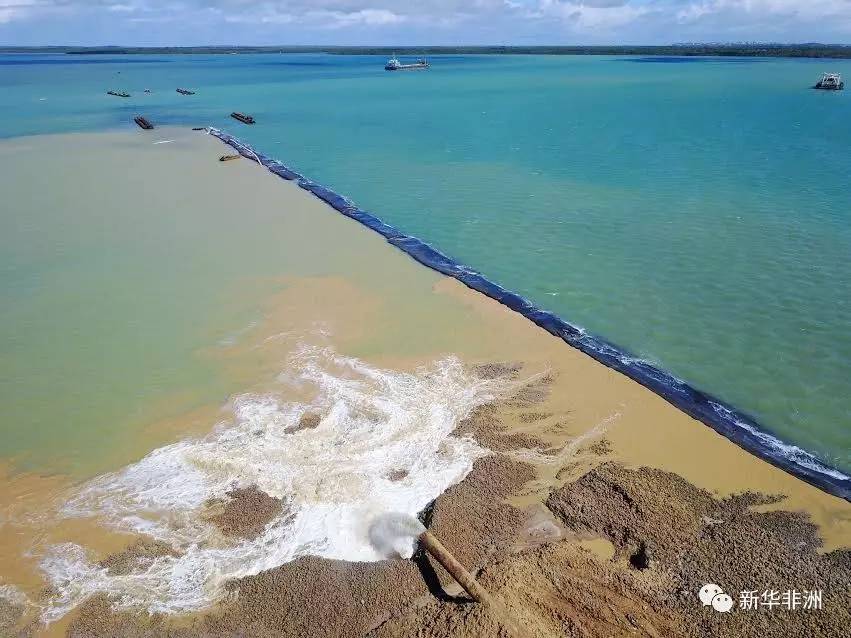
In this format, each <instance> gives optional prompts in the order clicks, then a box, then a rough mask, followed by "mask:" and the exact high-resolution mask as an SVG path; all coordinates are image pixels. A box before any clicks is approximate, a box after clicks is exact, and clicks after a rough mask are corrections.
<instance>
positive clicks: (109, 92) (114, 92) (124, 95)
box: [106, 91, 130, 97]
mask: <svg viewBox="0 0 851 638" xmlns="http://www.w3.org/2000/svg"><path fill="white" fill-rule="evenodd" d="M106 94H107V95H114V96H115V97H130V94H129V93H125V92H124V91H107V92H106Z"/></svg>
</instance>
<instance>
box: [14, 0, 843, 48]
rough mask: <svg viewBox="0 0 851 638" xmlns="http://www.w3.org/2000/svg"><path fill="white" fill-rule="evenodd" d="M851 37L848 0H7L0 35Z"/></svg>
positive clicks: (163, 38)
mask: <svg viewBox="0 0 851 638" xmlns="http://www.w3.org/2000/svg"><path fill="white" fill-rule="evenodd" d="M698 41H699V42H744V41H761V42H769V41H770V42H831V43H851V0H466V1H464V0H432V1H429V0H174V1H171V0H0V44H5V45H16V44H18V45H37V44H72V45H97V44H124V45H152V46H153V45H193V44H199V45H200V44H346V45H358V44H363V45H381V44H384V45H402V44H412V45H422V44H612V43H626V44H666V43H672V42H698Z"/></svg>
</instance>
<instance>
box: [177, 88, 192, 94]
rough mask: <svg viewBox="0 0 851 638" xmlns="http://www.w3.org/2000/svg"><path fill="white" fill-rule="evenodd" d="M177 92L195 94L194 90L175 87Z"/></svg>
mask: <svg viewBox="0 0 851 638" xmlns="http://www.w3.org/2000/svg"><path fill="white" fill-rule="evenodd" d="M177 92H178V93H180V94H181V95H195V91H190V90H189V89H177Z"/></svg>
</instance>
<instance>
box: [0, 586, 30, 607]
mask: <svg viewBox="0 0 851 638" xmlns="http://www.w3.org/2000/svg"><path fill="white" fill-rule="evenodd" d="M0 598H2V599H3V600H5V601H6V602H8V603H9V604H11V605H15V606H16V607H27V606H29V605H30V600H29V598H27V595H26V594H25V593H24V592H22V591H21V590H20V589H19V588H17V587H15V586H14V585H0Z"/></svg>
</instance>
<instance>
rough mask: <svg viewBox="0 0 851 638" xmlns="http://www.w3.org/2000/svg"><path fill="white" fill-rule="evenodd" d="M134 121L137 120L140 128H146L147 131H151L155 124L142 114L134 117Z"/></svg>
mask: <svg viewBox="0 0 851 638" xmlns="http://www.w3.org/2000/svg"><path fill="white" fill-rule="evenodd" d="M133 121H134V122H136V124H138V125H139V128H143V129H145V130H146V131H150V130H151V129H152V128H154V125H153V124H151V123H150V122H149V121H148V120H147V118H144V117H142V116H141V115H137V116H136V117H134V118H133Z"/></svg>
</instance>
